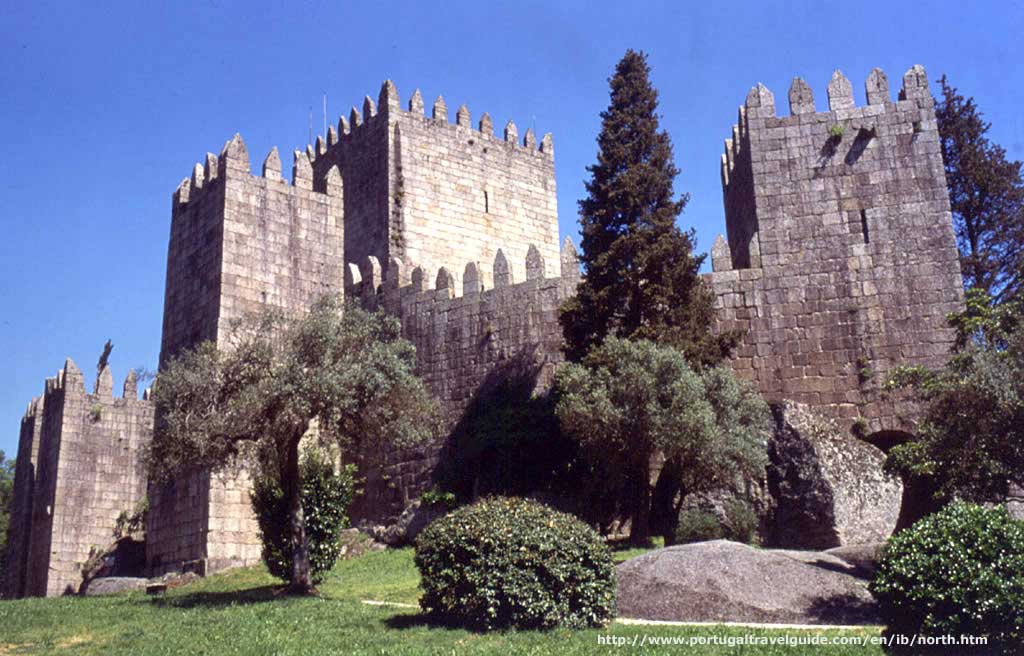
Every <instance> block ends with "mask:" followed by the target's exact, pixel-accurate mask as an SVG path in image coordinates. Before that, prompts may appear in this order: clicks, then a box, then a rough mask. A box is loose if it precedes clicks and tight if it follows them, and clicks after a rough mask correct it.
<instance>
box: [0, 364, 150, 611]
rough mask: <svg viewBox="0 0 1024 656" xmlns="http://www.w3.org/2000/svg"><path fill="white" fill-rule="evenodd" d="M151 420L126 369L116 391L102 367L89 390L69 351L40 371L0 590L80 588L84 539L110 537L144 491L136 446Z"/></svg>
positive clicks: (104, 541)
mask: <svg viewBox="0 0 1024 656" xmlns="http://www.w3.org/2000/svg"><path fill="white" fill-rule="evenodd" d="M152 426H153V407H152V404H150V403H149V402H148V401H145V400H143V401H140V400H138V394H137V390H136V384H135V378H134V376H132V375H129V377H128V378H127V380H126V381H125V384H124V395H123V398H114V396H113V380H112V378H111V375H110V369H109V368H105V369H104V370H103V371H102V372H101V374H100V375H99V377H98V379H97V382H96V388H95V390H94V392H93V393H92V394H87V393H86V390H85V379H84V377H83V376H82V373H81V372H80V371H79V370H78V368H77V367H75V364H74V363H73V362H72V361H71V360H68V361H67V362H66V363H65V365H64V369H63V370H62V371H61V372H60V373H59V374H58V375H57V376H56V377H55V378H50V379H48V380H47V381H46V390H45V393H44V395H43V396H42V397H40V398H38V399H36V400H34V401H33V402H32V404H31V405H30V406H29V411H28V413H27V414H26V416H25V419H23V420H22V432H21V439H20V443H19V445H18V461H17V464H16V479H15V498H14V508H15V513H14V516H13V517H12V520H13V521H12V524H11V536H12V537H13V538H14V542H12V547H11V549H10V550H9V551H8V559H9V560H8V563H9V566H10V568H11V569H10V574H11V576H10V577H8V580H7V581H6V583H5V590H4V591H3V592H4V596H10V597H22V596H53V595H60V594H65V593H68V592H77V590H78V585H79V584H80V583H81V580H82V576H81V568H82V565H83V564H84V563H85V561H86V560H87V559H88V558H89V555H90V553H89V552H90V549H91V548H92V547H93V546H99V547H106V546H107V545H108V544H110V542H112V540H113V529H114V526H115V524H116V522H117V518H118V516H120V514H121V513H122V512H125V511H128V512H132V511H133V510H134V509H135V507H136V505H137V504H138V503H139V502H140V501H141V500H142V499H143V498H144V497H145V493H146V476H145V470H144V467H143V464H142V462H141V460H140V456H141V454H142V452H143V450H144V448H145V446H146V445H147V444H148V443H149V440H150V439H151V436H152Z"/></svg>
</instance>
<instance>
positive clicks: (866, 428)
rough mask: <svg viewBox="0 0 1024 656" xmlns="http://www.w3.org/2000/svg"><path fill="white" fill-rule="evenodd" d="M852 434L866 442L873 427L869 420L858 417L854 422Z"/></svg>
mask: <svg viewBox="0 0 1024 656" xmlns="http://www.w3.org/2000/svg"><path fill="white" fill-rule="evenodd" d="M850 432H851V433H853V436H854V437H856V438H857V439H859V440H866V439H867V438H868V435H869V434H870V432H871V426H870V425H869V424H868V420H867V419H865V418H864V417H857V418H856V419H854V420H853V425H852V426H851V427H850Z"/></svg>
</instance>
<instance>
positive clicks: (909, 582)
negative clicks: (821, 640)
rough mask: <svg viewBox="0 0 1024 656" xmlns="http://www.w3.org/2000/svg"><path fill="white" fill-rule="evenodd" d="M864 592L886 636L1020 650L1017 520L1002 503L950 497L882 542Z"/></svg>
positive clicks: (1022, 620)
mask: <svg viewBox="0 0 1024 656" xmlns="http://www.w3.org/2000/svg"><path fill="white" fill-rule="evenodd" d="M871 592H872V594H874V595H875V597H877V598H878V601H879V604H880V608H881V610H882V613H883V617H884V618H885V619H886V621H887V623H888V625H889V628H888V631H889V632H890V633H893V634H902V635H928V636H938V635H954V636H959V635H972V636H987V637H988V648H989V649H991V650H992V652H993V653H1006V652H1012V651H1013V650H1014V649H1016V650H1018V651H1019V650H1020V649H1021V647H1020V646H1021V645H1022V644H1024V525H1022V524H1021V523H1020V522H1016V521H1014V520H1013V519H1011V518H1010V515H1009V513H1008V512H1007V511H1006V508H1004V507H999V508H984V507H982V506H978V505H974V504H969V503H964V502H955V503H953V504H952V505H950V506H947V507H946V508H944V509H943V510H941V511H940V512H938V513H935V514H933V515H930V516H928V517H926V518H924V519H922V520H921V521H919V522H917V523H916V524H914V525H913V526H912V527H910V528H909V529H907V530H905V531H902V532H900V533H897V534H896V535H894V536H893V537H892V538H890V539H889V543H888V544H887V545H886V549H885V555H884V557H883V558H882V561H881V563H880V564H879V567H878V573H877V574H876V577H875V580H874V581H873V582H872V584H871ZM1013 653H1017V652H1013Z"/></svg>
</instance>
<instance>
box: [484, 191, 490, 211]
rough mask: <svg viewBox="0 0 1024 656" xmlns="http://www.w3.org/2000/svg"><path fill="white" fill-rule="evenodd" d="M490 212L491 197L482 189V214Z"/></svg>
mask: <svg viewBox="0 0 1024 656" xmlns="http://www.w3.org/2000/svg"><path fill="white" fill-rule="evenodd" d="M490 213H491V198H490V196H489V195H488V193H487V191H484V214H490Z"/></svg>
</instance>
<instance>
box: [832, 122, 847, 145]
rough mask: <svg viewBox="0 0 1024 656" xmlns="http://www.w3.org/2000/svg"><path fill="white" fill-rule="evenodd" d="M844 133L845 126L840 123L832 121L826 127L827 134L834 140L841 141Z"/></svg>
mask: <svg viewBox="0 0 1024 656" xmlns="http://www.w3.org/2000/svg"><path fill="white" fill-rule="evenodd" d="M844 134H846V128H845V127H844V126H843V124H842V123H833V124H832V126H831V127H829V129H828V136H830V137H831V138H832V139H834V140H835V141H841V140H842V138H843V135H844Z"/></svg>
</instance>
